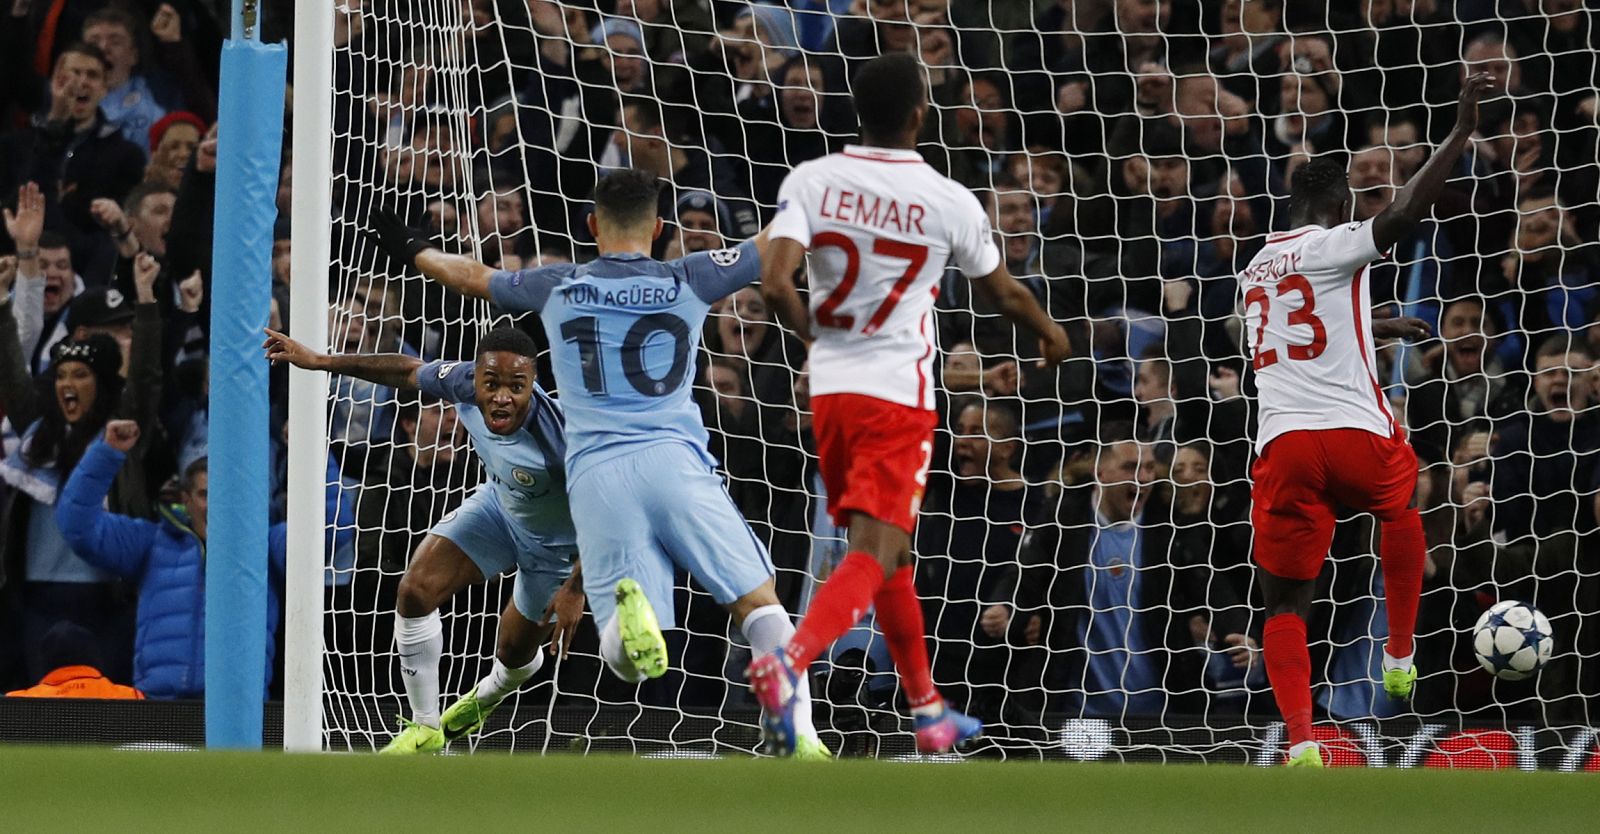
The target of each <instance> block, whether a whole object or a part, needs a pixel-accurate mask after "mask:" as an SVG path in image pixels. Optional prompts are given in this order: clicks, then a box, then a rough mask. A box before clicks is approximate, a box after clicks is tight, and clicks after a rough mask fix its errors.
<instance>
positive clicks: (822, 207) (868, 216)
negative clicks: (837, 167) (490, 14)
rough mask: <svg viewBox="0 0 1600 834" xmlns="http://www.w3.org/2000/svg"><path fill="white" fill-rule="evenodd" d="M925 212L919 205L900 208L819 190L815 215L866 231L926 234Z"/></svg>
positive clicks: (896, 202) (891, 202)
mask: <svg viewBox="0 0 1600 834" xmlns="http://www.w3.org/2000/svg"><path fill="white" fill-rule="evenodd" d="M927 214H928V210H927V209H926V208H924V207H923V205H922V204H921V203H909V204H907V205H906V206H905V207H904V208H901V206H900V201H899V200H892V199H891V200H886V199H884V198H882V197H874V196H871V195H867V194H857V193H856V192H854V191H846V190H844V189H840V190H839V192H838V193H837V194H836V193H834V191H833V189H832V188H831V187H830V188H824V189H822V200H821V201H819V202H818V203H817V216H818V217H821V218H824V219H827V220H837V221H839V222H840V223H853V224H855V225H857V226H865V227H867V228H869V229H880V230H885V231H886V230H889V229H893V230H894V231H897V232H900V233H902V234H909V233H915V234H919V235H926V234H927V232H925V231H923V230H922V218H924V217H926V216H927Z"/></svg>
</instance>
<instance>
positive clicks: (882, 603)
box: [872, 566, 939, 709]
mask: <svg viewBox="0 0 1600 834" xmlns="http://www.w3.org/2000/svg"><path fill="white" fill-rule="evenodd" d="M915 574H916V569H915V568H912V567H909V566H907V567H903V568H901V569H899V570H897V571H895V572H894V576H891V577H889V581H887V582H885V583H883V588H881V589H880V590H879V591H878V596H877V597H876V598H874V599H873V601H872V604H873V605H874V606H876V607H877V610H878V628H879V629H880V630H882V631H883V637H884V640H885V641H886V642H887V643H888V644H889V657H891V658H894V668H895V671H896V672H899V673H900V684H901V685H902V686H904V687H905V690H906V701H907V702H908V703H910V704H911V708H912V709H916V708H917V707H925V706H927V705H929V704H932V703H935V702H937V701H938V700H939V690H937V689H934V688H933V675H932V674H931V673H930V672H929V671H928V644H927V643H926V642H925V641H924V637H923V628H922V602H921V600H918V599H917V585H916V582H915Z"/></svg>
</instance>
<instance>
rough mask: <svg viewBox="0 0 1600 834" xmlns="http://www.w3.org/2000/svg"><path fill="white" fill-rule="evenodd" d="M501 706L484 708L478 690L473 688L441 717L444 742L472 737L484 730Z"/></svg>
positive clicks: (440, 722) (440, 723) (440, 725)
mask: <svg viewBox="0 0 1600 834" xmlns="http://www.w3.org/2000/svg"><path fill="white" fill-rule="evenodd" d="M497 706H499V704H495V705H494V706H484V703H483V702H482V701H479V700H478V689H477V687H473V688H472V689H469V690H467V694H465V695H462V696H461V697H460V698H457V699H456V702H455V703H453V704H451V705H450V708H449V709H447V710H445V711H444V715H441V716H439V731H440V732H442V733H444V740H445V741H447V742H449V741H455V740H456V739H458V738H461V737H462V736H465V735H471V734H473V733H476V732H477V731H479V730H481V729H483V722H485V721H487V720H489V714H490V713H492V712H494V708H495V707H497Z"/></svg>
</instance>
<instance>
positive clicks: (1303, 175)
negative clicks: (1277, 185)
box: [1289, 157, 1350, 216]
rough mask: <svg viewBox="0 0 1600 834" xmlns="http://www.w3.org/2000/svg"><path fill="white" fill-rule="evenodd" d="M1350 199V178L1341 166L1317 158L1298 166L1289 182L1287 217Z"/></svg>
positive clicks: (1325, 158) (1331, 161) (1323, 158)
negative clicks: (1298, 168)
mask: <svg viewBox="0 0 1600 834" xmlns="http://www.w3.org/2000/svg"><path fill="white" fill-rule="evenodd" d="M1349 195H1350V176H1349V175H1348V174H1347V173H1345V170H1344V166H1342V165H1340V164H1338V163H1337V162H1334V161H1333V160H1331V159H1328V158H1327V157H1318V158H1316V159H1313V160H1311V161H1310V162H1307V163H1306V164H1304V165H1302V166H1300V170H1298V171H1295V172H1294V176H1293V177H1292V178H1291V179H1290V180H1289V214H1290V216H1294V215H1295V214H1297V213H1302V212H1308V211H1311V210H1313V209H1315V208H1318V207H1321V206H1326V205H1330V204H1334V205H1337V204H1338V203H1341V202H1343V201H1344V200H1345V198H1347V197H1348V196H1349Z"/></svg>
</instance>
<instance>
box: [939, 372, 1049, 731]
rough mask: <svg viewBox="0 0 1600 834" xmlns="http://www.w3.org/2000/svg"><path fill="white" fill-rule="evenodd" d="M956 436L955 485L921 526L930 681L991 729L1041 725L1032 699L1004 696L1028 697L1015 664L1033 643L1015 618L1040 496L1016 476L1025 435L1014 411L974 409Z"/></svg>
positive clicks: (942, 492) (1023, 673)
mask: <svg viewBox="0 0 1600 834" xmlns="http://www.w3.org/2000/svg"><path fill="white" fill-rule="evenodd" d="M954 433H955V440H954V443H953V446H954V461H953V464H952V469H953V472H952V474H953V475H954V477H953V478H952V479H949V480H948V482H947V483H948V484H949V486H947V487H939V488H935V489H933V490H932V491H930V493H929V495H928V498H927V500H926V502H924V504H923V507H922V516H921V520H920V521H919V522H918V527H917V552H918V553H919V554H920V556H921V558H920V559H919V561H918V564H917V585H918V588H919V590H920V591H921V592H922V596H923V598H924V599H926V600H928V601H929V603H928V604H926V605H925V606H924V607H925V609H926V619H927V622H928V624H929V625H928V627H929V631H930V633H931V635H932V637H933V640H934V646H933V652H932V662H933V676H934V682H935V683H936V684H937V685H938V686H939V689H940V692H942V693H944V695H945V697H946V698H949V699H951V700H952V702H953V703H955V704H958V705H960V706H959V707H958V709H962V710H964V711H966V712H967V713H968V714H972V715H977V716H981V717H983V719H984V720H985V721H990V722H996V721H1002V720H1003V721H1005V722H1006V723H1008V724H1010V723H1029V722H1035V721H1037V720H1038V717H1039V712H1040V711H1041V710H1042V708H1043V705H1042V704H1038V703H1031V701H1032V700H1033V699H1032V698H1030V697H1029V696H1030V695H1035V694H1036V693H1029V694H1027V695H1023V694H1021V693H1018V695H1012V694H1010V693H1009V692H1008V690H1022V689H1028V688H1030V687H1029V686H1028V684H1027V679H1028V677H1029V670H1027V669H1024V668H1021V667H1020V666H1018V665H1014V664H1015V661H1014V659H1013V658H1012V657H1011V653H1012V648H1011V647H1012V646H1016V647H1021V646H1022V645H1025V644H1026V643H1027V633H1028V630H1029V629H1028V626H1027V622H1028V618H1025V617H1016V616H1015V611H1016V607H1015V606H1016V591H1017V577H1018V573H1019V569H1020V563H1019V560H1018V552H1019V549H1020V547H1021V543H1022V535H1023V531H1024V529H1025V528H1026V527H1027V526H1028V525H1030V524H1033V523H1037V522H1038V520H1039V519H1040V515H1041V510H1042V504H1043V500H1042V499H1043V496H1042V494H1041V493H1040V491H1039V490H1036V489H1029V488H1028V485H1027V484H1026V483H1025V482H1024V481H1023V478H1022V473H1021V472H1020V471H1018V469H1017V465H1018V464H1019V463H1020V462H1021V458H1022V454H1021V453H1022V432H1021V427H1020V426H1019V424H1018V421H1017V416H1016V414H1015V413H1013V412H1012V411H1011V410H1010V409H1008V408H1006V407H1005V406H1003V405H1000V404H998V403H986V402H984V401H983V400H975V401H973V402H971V403H970V404H968V405H966V406H965V407H963V408H962V409H961V410H960V414H959V417H958V419H957V421H956V425H955V429H954ZM1036 636H1037V635H1035V637H1036ZM1030 659H1034V658H1033V657H1032V656H1031V655H1030ZM1032 675H1033V676H1034V677H1035V678H1037V675H1038V670H1037V669H1035V670H1032ZM1008 684H1009V685H1008ZM1019 697H1020V698H1021V699H1022V700H1023V701H1029V702H1030V703H1029V704H1028V705H1024V704H1022V703H1019V702H1018V698H1019Z"/></svg>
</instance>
